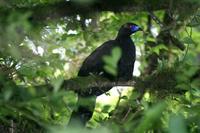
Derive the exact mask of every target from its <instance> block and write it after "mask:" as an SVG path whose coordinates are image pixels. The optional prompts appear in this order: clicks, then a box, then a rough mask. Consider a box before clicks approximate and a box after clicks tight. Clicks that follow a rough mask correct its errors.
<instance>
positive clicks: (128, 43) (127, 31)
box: [78, 23, 141, 81]
mask: <svg viewBox="0 0 200 133" xmlns="http://www.w3.org/2000/svg"><path fill="white" fill-rule="evenodd" d="M138 30H141V28H139V27H138V26H137V25H136V24H134V23H126V24H124V25H122V26H121V28H120V30H119V32H118V35H117V37H116V39H115V40H109V41H107V42H105V43H103V44H102V45H101V46H100V47H98V48H97V49H96V50H95V51H93V52H92V53H91V54H90V55H89V56H88V57H87V58H86V59H85V61H84V62H83V64H82V66H81V68H80V70H79V72H78V76H88V75H90V74H94V75H100V74H101V75H102V76H103V77H106V78H108V79H111V80H123V81H127V80H130V79H131V78H132V73H133V69H134V62H135V56H136V52H135V51H136V50H135V45H134V43H133V41H132V40H131V37H130V35H131V34H133V33H135V32H136V31H138ZM114 47H119V48H120V49H121V51H122V55H121V58H120V59H119V62H118V65H117V76H116V77H114V76H113V75H111V74H109V73H107V72H106V71H105V70H104V65H105V63H104V61H103V59H102V57H103V56H105V55H110V53H111V51H112V49H113V48H114Z"/></svg>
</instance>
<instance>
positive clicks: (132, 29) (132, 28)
mask: <svg viewBox="0 0 200 133" xmlns="http://www.w3.org/2000/svg"><path fill="white" fill-rule="evenodd" d="M139 29H140V27H139V26H136V25H133V26H131V31H132V32H133V33H134V32H136V31H138V30H139Z"/></svg>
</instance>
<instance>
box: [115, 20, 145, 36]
mask: <svg viewBox="0 0 200 133" xmlns="http://www.w3.org/2000/svg"><path fill="white" fill-rule="evenodd" d="M137 31H142V29H141V28H140V27H139V26H138V25H136V24H134V23H126V24H123V25H122V26H121V28H120V29H119V33H118V34H119V35H123V36H130V35H131V34H133V33H135V32H137Z"/></svg>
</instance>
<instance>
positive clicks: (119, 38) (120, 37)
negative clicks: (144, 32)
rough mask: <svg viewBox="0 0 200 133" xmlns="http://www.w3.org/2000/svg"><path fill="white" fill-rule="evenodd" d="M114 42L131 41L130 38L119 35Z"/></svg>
mask: <svg viewBox="0 0 200 133" xmlns="http://www.w3.org/2000/svg"><path fill="white" fill-rule="evenodd" d="M116 40H118V41H131V42H132V40H131V37H130V36H127V35H126V36H125V35H119V34H118V35H117V37H116Z"/></svg>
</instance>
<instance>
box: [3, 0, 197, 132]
mask: <svg viewBox="0 0 200 133" xmlns="http://www.w3.org/2000/svg"><path fill="white" fill-rule="evenodd" d="M199 7H200V1H199V0H169V1H162V0H119V1H114V0H110V1H106V0H12V1H11V0H9V1H8V0H0V132H2V133H4V132H5V133H6V132H9V133H35V132H50V133H59V132H60V133H65V132H66V133H68V132H69V133H73V132H74V133H79V132H82V133H84V132H85V133H88V132H92V133H93V132H94V133H134V132H136V133H163V132H169V133H198V132H200V45H199V42H200V8H199ZM126 22H134V23H136V24H138V25H140V26H141V27H142V28H143V29H144V30H145V32H144V33H137V34H135V35H132V40H133V41H134V43H135V45H136V48H137V60H136V63H135V69H134V78H133V80H134V81H135V82H136V83H135V85H134V86H132V87H126V88H122V87H115V88H113V89H112V90H111V91H110V92H108V93H107V94H106V95H105V94H104V95H102V96H100V97H98V98H97V104H96V108H95V111H94V115H93V117H92V119H91V120H90V122H88V125H87V126H88V127H90V128H91V129H87V128H84V127H82V126H81V125H79V124H78V123H77V125H74V126H72V127H69V126H67V124H68V121H69V119H70V116H71V112H72V111H73V109H74V108H76V106H77V105H76V103H77V94H76V93H75V92H74V91H72V90H73V89H76V88H70V91H69V90H68V89H66V88H63V87H62V83H63V81H64V80H68V79H71V78H76V76H77V72H78V70H79V67H80V65H81V63H82V61H83V60H84V59H85V58H86V57H87V56H88V55H89V54H90V53H91V52H92V51H93V50H95V49H96V48H97V47H98V46H99V45H101V44H102V43H103V42H105V41H107V40H110V39H114V38H115V36H116V34H117V32H118V29H119V28H120V26H121V25H122V24H124V23H126ZM47 85H50V86H52V88H51V89H49V87H48V86H47ZM138 100H139V101H138Z"/></svg>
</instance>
